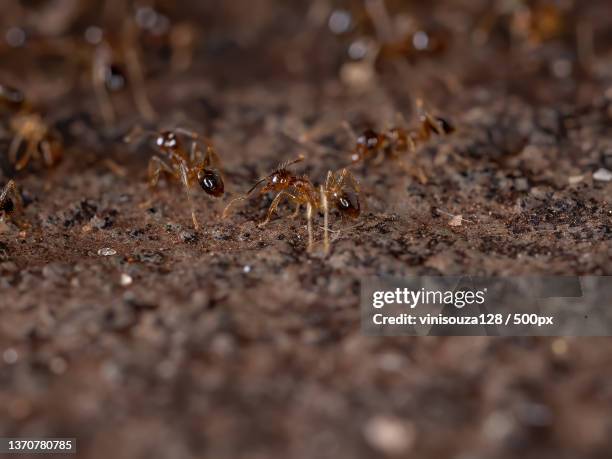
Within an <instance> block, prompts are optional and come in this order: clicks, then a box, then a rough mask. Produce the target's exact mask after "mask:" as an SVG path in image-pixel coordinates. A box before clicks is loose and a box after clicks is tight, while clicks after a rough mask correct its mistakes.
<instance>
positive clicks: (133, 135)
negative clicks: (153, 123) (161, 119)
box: [123, 126, 159, 143]
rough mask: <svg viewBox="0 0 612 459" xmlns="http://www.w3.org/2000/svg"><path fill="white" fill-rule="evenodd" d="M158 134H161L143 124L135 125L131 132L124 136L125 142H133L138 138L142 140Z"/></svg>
mask: <svg viewBox="0 0 612 459" xmlns="http://www.w3.org/2000/svg"><path fill="white" fill-rule="evenodd" d="M157 135H159V133H157V132H155V131H153V130H150V129H143V128H142V126H135V127H134V128H132V130H131V131H130V132H128V133H127V134H126V135H124V136H123V141H124V142H125V143H132V142H134V141H136V140H139V141H140V140H142V139H144V138H146V137H155V136H157Z"/></svg>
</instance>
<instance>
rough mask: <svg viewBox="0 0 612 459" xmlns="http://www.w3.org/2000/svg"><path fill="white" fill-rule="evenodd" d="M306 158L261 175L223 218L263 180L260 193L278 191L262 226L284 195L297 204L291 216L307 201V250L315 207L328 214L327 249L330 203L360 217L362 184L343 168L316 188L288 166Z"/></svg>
mask: <svg viewBox="0 0 612 459" xmlns="http://www.w3.org/2000/svg"><path fill="white" fill-rule="evenodd" d="M303 160H304V156H303V155H300V156H299V157H298V158H296V159H294V160H292V161H288V162H286V163H283V164H281V165H279V166H278V167H277V168H276V169H274V170H273V171H272V172H271V173H270V174H268V175H267V176H265V177H263V178H261V179H259V180H258V181H257V182H256V183H255V184H254V185H253V186H252V187H251V189H250V190H249V191H247V192H246V193H245V194H244V195H242V196H239V197H237V198H234V199H233V200H232V201H230V202H229V204H228V205H227V206H226V207H225V209H224V211H223V218H226V217H227V215H228V213H229V209H230V207H231V206H232V205H233V204H234V203H235V202H237V201H242V200H245V199H247V198H248V197H249V196H250V195H251V193H253V191H255V189H256V188H257V187H258V186H259V185H260V184H262V183H264V185H263V186H262V187H261V189H260V190H259V195H260V196H261V195H264V194H266V193H268V192H274V193H277V194H276V196H275V197H274V199H273V200H272V203H271V204H270V207H269V209H268V214H267V216H266V219H265V220H264V221H263V222H262V223H260V224H259V226H260V227H263V226H265V225H267V224H268V223H269V221H270V219H271V218H272V215H273V214H274V212H275V211H276V210H277V208H278V205H279V204H280V202H281V201H282V199H283V198H284V197H286V198H287V199H289V200H290V201H291V202H293V203H294V204H295V206H296V208H295V212H294V213H293V214H292V216H291V218H295V217H297V215H298V214H299V212H300V209H301V206H302V205H305V206H306V217H307V222H308V250H309V251H310V250H311V249H312V245H313V236H312V214H313V211H315V210H322V211H323V214H324V218H325V249H326V252H327V250H328V246H329V243H328V236H327V221H328V203H331V204H332V205H333V206H335V207H336V208H337V209H338V211H339V212H340V214H341V215H342V216H347V217H350V218H357V217H358V216H359V214H360V211H361V208H360V203H359V185H358V183H357V181H356V180H355V178H354V177H353V175H352V174H351V172H350V171H348V170H347V169H343V170H342V171H341V172H340V173H338V174H336V173H334V172H332V171H329V172H328V174H327V180H326V182H325V185H322V186H321V187H320V190H319V191H317V189H316V187H315V185H313V183H312V182H311V181H310V179H309V178H308V177H307V176H306V175H302V176H298V175H296V174H294V173H293V172H292V171H291V170H289V167H290V166H292V165H294V164H296V163H299V162H302V161H303ZM349 187H350V188H349Z"/></svg>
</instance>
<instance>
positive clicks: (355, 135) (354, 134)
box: [342, 121, 359, 142]
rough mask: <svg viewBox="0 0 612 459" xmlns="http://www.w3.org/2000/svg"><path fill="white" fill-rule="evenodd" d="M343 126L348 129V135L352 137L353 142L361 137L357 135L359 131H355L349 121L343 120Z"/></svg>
mask: <svg viewBox="0 0 612 459" xmlns="http://www.w3.org/2000/svg"><path fill="white" fill-rule="evenodd" d="M342 128H343V129H344V130H345V131H346V133H347V134H348V136H349V137H350V138H351V140H352V141H353V142H356V141H357V138H358V137H359V136H358V135H357V133H356V132H355V130H354V129H353V127H352V126H351V125H350V124H349V122H348V121H343V122H342Z"/></svg>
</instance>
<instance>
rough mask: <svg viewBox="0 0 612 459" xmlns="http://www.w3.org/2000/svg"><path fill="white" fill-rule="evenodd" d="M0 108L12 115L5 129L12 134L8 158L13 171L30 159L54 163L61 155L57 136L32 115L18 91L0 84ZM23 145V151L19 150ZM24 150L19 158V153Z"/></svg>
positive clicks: (42, 120)
mask: <svg viewBox="0 0 612 459" xmlns="http://www.w3.org/2000/svg"><path fill="white" fill-rule="evenodd" d="M0 106H2V107H5V108H8V109H9V112H10V113H11V115H10V117H9V121H8V127H9V129H10V130H11V131H12V133H13V139H12V141H11V144H10V147H9V151H8V158H9V161H10V162H11V164H14V165H15V170H18V171H19V170H21V169H23V168H24V167H25V166H27V165H28V163H29V162H30V160H31V159H42V161H43V163H44V164H45V166H47V167H51V166H54V165H55V164H57V163H58V162H59V161H60V160H61V158H62V154H63V147H62V140H61V137H60V135H59V133H58V132H57V131H56V130H55V129H53V128H51V127H50V126H49V125H48V124H47V123H46V122H45V121H44V119H43V118H42V116H41V115H40V114H39V113H37V112H35V111H34V110H33V109H32V107H31V105H30V103H29V102H28V101H27V100H26V98H25V96H24V95H23V93H22V92H21V91H19V90H18V89H15V88H11V87H9V86H5V85H0ZM24 143H25V149H23V148H22V146H23V144H24ZM21 150H23V154H22V156H21V157H20V158H19V153H20V152H21Z"/></svg>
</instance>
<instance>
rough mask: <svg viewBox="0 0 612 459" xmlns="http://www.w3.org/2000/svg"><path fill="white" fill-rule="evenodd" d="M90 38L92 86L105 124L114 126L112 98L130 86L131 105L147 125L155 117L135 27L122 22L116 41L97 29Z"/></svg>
mask: <svg viewBox="0 0 612 459" xmlns="http://www.w3.org/2000/svg"><path fill="white" fill-rule="evenodd" d="M95 30H96V32H97V33H96V34H91V35H92V36H93V38H91V39H90V41H91V43H92V44H94V45H95V49H94V51H93V57H92V60H91V63H92V82H93V87H94V92H95V95H96V98H97V100H98V104H99V106H100V111H101V113H102V117H103V118H104V122H105V123H106V124H107V125H112V124H113V123H114V122H115V118H116V115H115V109H114V108H113V104H112V102H111V94H112V93H114V92H118V91H121V90H122V89H124V88H125V87H126V86H127V84H128V83H129V84H130V86H131V88H132V91H133V97H134V102H135V103H136V107H137V108H138V111H139V112H140V114H141V116H142V117H143V118H144V119H145V120H147V121H153V120H154V119H155V117H156V113H155V109H154V108H153V106H152V105H151V102H150V101H149V99H148V97H147V94H146V92H145V77H144V71H143V68H142V64H141V59H140V55H139V54H140V53H139V47H138V39H137V36H136V29H135V25H134V24H132V22H131V21H129V20H125V21H124V23H123V29H122V33H121V34H120V36H119V40H115V39H111V38H110V37H105V36H104V33H103V32H102V30H100V29H95Z"/></svg>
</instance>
